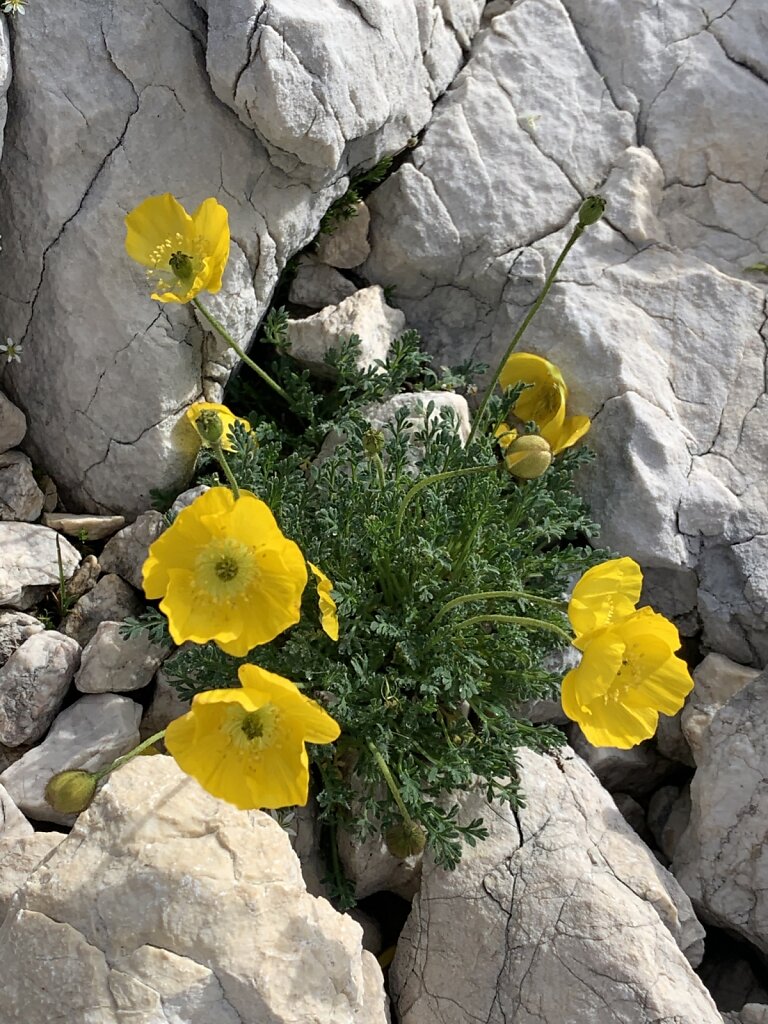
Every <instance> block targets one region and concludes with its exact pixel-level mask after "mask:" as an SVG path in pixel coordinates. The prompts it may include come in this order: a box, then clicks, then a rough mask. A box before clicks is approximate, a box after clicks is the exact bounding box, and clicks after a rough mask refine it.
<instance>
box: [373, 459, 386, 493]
mask: <svg viewBox="0 0 768 1024" xmlns="http://www.w3.org/2000/svg"><path fill="white" fill-rule="evenodd" d="M372 459H373V464H374V466H375V467H376V475H377V476H378V478H379V487H380V488H381V489H382V491H383V490H384V488H385V487H386V485H387V481H386V478H385V476H384V463H383V462H382V461H381V456H380V455H379V454H378V453H376V454H375V455H373V456H372Z"/></svg>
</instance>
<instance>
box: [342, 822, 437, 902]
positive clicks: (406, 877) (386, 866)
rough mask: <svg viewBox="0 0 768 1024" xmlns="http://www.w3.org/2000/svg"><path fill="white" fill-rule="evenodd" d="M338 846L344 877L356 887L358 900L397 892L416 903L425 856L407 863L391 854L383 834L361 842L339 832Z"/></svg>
mask: <svg viewBox="0 0 768 1024" xmlns="http://www.w3.org/2000/svg"><path fill="white" fill-rule="evenodd" d="M338 846H339V857H340V859H341V863H342V865H343V867H344V873H345V875H346V876H347V878H349V880H350V881H351V882H352V883H353V885H354V887H355V897H356V898H357V899H359V900H361V899H364V898H365V897H366V896H371V895H372V894H373V893H375V892H394V893H396V894H397V895H398V896H402V898H403V899H406V900H410V899H413V897H414V895H415V893H416V892H417V890H418V888H419V880H420V878H421V862H422V859H423V855H422V854H414V855H413V856H411V857H406V858H405V859H404V860H403V859H401V858H399V857H394V856H393V855H392V854H391V853H390V852H389V850H388V849H387V846H386V843H385V842H384V838H383V836H382V835H381V834H379V833H374V834H373V835H372V836H369V837H368V838H367V839H364V840H362V841H360V840H357V839H354V838H353V837H352V836H351V835H350V834H349V832H347V831H346V829H340V830H339V833H338Z"/></svg>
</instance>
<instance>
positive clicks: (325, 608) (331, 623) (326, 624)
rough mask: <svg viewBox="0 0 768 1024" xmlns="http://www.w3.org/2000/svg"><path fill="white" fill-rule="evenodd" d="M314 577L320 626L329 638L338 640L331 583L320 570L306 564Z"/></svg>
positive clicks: (337, 622)
mask: <svg viewBox="0 0 768 1024" xmlns="http://www.w3.org/2000/svg"><path fill="white" fill-rule="evenodd" d="M307 564H308V565H309V568H310V569H311V570H312V572H313V573H314V575H315V576H316V577H317V580H318V584H317V600H318V604H319V606H320V625H321V626H322V628H323V629H324V630H325V632H326V633H327V634H328V636H329V637H330V638H331V640H338V639H339V615H338V611H337V609H336V602H335V601H334V600H333V598H332V597H331V591H332V590H333V583H331V581H330V580H329V579H328V577H327V576H326V575H325V573H324V572H323V570H322V569H318V567H317V566H316V565H313V564H312V562H308V563H307Z"/></svg>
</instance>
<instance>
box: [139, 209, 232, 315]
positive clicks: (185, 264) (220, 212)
mask: <svg viewBox="0 0 768 1024" xmlns="http://www.w3.org/2000/svg"><path fill="white" fill-rule="evenodd" d="M125 228H126V233H125V248H126V250H127V252H128V255H129V256H130V257H131V259H134V260H136V262H137V263H140V264H141V265H142V266H144V267H147V268H148V269H147V278H148V280H149V282H150V284H151V287H152V288H153V291H152V298H153V299H156V300H157V301H158V302H182V303H183V302H189V301H190V300H191V299H194V297H195V296H196V295H198V294H199V293H200V292H203V291H207V292H211V293H212V294H213V293H215V292H218V291H219V290H220V288H221V278H222V274H223V273H224V267H225V266H226V264H227V259H228V258H229V222H228V215H227V211H226V208H225V207H223V206H222V205H221V204H220V203H218V202H217V201H216V200H215V199H213V198H210V199H205V200H204V201H203V202H202V203H201V204H200V205H199V206H198V208H197V209H196V210H195V212H194V213H193V214H192V215H191V216H190V214H188V213H187V211H186V210H185V209H184V207H183V206H182V205H181V203H179V202H178V200H176V199H175V198H174V197H173V196H172V195H171V194H170V193H169V192H166V193H165V194H164V195H162V196H150V197H149V198H148V199H145V200H144V201H143V202H141V203H139V205H138V206H137V207H136V208H135V209H133V210H131V212H130V213H129V214H128V216H127V217H126V218H125Z"/></svg>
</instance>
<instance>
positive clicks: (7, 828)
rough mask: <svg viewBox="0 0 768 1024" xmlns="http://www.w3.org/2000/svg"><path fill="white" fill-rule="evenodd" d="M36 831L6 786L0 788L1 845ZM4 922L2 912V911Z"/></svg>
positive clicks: (0, 913)
mask: <svg viewBox="0 0 768 1024" xmlns="http://www.w3.org/2000/svg"><path fill="white" fill-rule="evenodd" d="M34 831H35V830H34V829H33V828H32V826H31V825H30V823H29V822H28V821H27V819H26V818H25V817H24V815H23V814H22V813H21V811H20V810H19V808H18V807H17V806H16V804H15V803H14V802H13V800H12V799H11V797H10V794H9V793H8V791H7V790H6V789H5V787H4V786H0V844H2V843H5V842H8V841H11V842H12V841H13V840H15V839H20V838H21V837H22V836H31V835H32V833H33V832H34ZM0 920H2V911H0Z"/></svg>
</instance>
